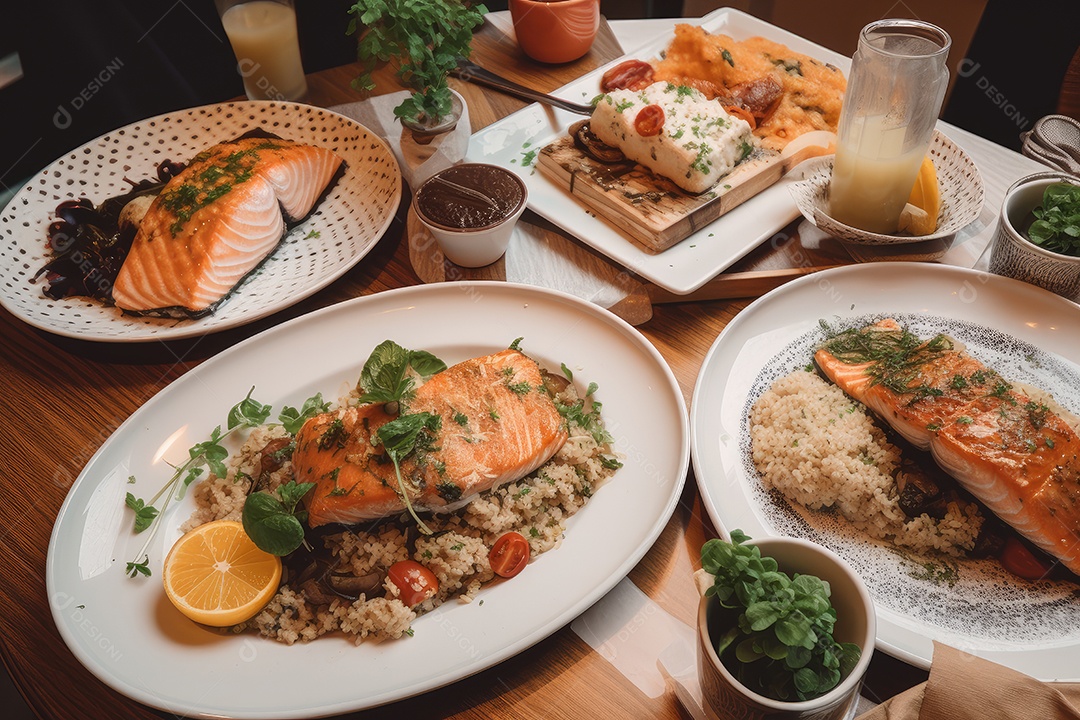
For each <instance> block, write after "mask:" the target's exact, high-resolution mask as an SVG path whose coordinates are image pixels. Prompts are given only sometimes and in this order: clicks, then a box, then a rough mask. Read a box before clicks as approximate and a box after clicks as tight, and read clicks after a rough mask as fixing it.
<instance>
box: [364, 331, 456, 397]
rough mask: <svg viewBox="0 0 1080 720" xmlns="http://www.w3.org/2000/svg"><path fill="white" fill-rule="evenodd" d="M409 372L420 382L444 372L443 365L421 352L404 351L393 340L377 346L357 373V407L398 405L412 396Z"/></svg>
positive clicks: (433, 357)
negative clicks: (419, 379)
mask: <svg viewBox="0 0 1080 720" xmlns="http://www.w3.org/2000/svg"><path fill="white" fill-rule="evenodd" d="M410 367H411V368H412V369H413V371H414V372H416V374H417V375H419V376H420V377H421V378H428V377H431V376H432V375H434V374H436V373H440V372H442V371H443V370H445V369H446V363H444V362H443V361H442V360H440V359H439V358H437V357H435V356H434V355H432V354H431V353H429V352H426V351H424V350H406V349H405V348H403V347H401V346H400V345H398V344H397V343H396V342H394V341H393V340H384V341H383V342H381V343H379V344H378V345H377V346H376V347H375V349H374V350H372V351H371V355H370V356H369V357H368V359H367V362H365V363H364V368H363V370H361V371H360V389H361V390H362V394H361V395H360V402H361V403H374V402H382V403H388V402H401V401H403V400H407V399H408V398H409V396H410V395H411V393H412V389H413V384H414V383H413V379H412V377H410V376H409V374H408V371H409V368H410Z"/></svg>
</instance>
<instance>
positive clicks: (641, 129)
mask: <svg viewBox="0 0 1080 720" xmlns="http://www.w3.org/2000/svg"><path fill="white" fill-rule="evenodd" d="M664 120H665V118H664V108H662V107H660V106H659V105H646V106H645V107H643V108H641V112H639V113H638V114H637V117H636V118H634V129H635V130H637V132H638V135H641V136H642V137H649V136H650V135H659V134H660V132H661V131H662V130H663V129H664Z"/></svg>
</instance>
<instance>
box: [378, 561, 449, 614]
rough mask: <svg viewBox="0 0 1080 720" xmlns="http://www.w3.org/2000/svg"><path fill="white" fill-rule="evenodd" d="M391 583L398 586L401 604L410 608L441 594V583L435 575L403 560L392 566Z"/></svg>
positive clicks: (422, 567)
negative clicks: (436, 594)
mask: <svg viewBox="0 0 1080 720" xmlns="http://www.w3.org/2000/svg"><path fill="white" fill-rule="evenodd" d="M387 575H389V577H390V582H392V583H394V584H395V585H397V588H398V590H400V591H401V595H399V596H398V597H399V598H400V599H401V602H403V603H405V604H406V605H408V606H409V607H413V606H415V605H419V604H420V603H422V602H424V601H425V600H427V599H428V598H429V597H432V596H433V595H435V593H437V592H439V581H438V580H437V579H436V578H435V573H433V572H431V571H430V570H428V569H427V568H426V567H424V566H423V565H421V564H420V563H418V562H414V561H412V560H402V561H401V562H396V563H394V564H393V565H391V566H390V569H389V570H388V571H387Z"/></svg>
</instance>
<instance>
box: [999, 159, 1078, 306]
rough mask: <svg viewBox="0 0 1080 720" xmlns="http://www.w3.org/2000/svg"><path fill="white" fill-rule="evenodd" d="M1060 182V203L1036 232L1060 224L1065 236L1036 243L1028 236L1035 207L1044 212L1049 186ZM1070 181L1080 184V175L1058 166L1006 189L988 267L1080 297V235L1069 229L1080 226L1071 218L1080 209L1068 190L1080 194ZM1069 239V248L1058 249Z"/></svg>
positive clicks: (1046, 231)
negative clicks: (1066, 251)
mask: <svg viewBox="0 0 1080 720" xmlns="http://www.w3.org/2000/svg"><path fill="white" fill-rule="evenodd" d="M1057 186H1064V187H1061V188H1058V190H1059V192H1058V193H1056V197H1057V198H1058V199H1060V200H1061V202H1060V205H1061V207H1060V208H1058V209H1055V210H1054V211H1053V213H1052V215H1053V217H1048V218H1046V220H1048V221H1049V222H1048V224H1047V225H1046V226H1044V228H1043V230H1042V232H1039V233H1038V235H1037V237H1042V238H1045V236H1047V235H1048V234H1049V233H1051V232H1053V230H1054V229H1055V227H1057V226H1060V227H1061V230H1062V232H1061V233H1060V234H1061V236H1062V237H1063V239H1064V240H1063V241H1058V242H1053V241H1049V242H1048V241H1046V240H1043V241H1042V244H1036V243H1035V242H1032V241H1031V239H1030V232H1031V226H1032V224H1033V222H1034V221H1035V220H1037V219H1039V218H1036V216H1035V212H1036V209H1037V208H1039V211H1038V214H1041V215H1046V213H1045V208H1044V207H1043V206H1044V205H1045V204H1046V200H1045V198H1046V191H1047V188H1048V187H1057ZM1069 186H1073V187H1077V186H1080V177H1077V176H1075V175H1070V174H1068V173H1063V172H1056V171H1055V172H1039V173H1035V174H1034V175H1028V176H1026V177H1022V178H1020V179H1019V180H1017V181H1016V182H1015V183H1013V185H1012V187H1010V188H1009V190H1008V191H1007V192H1006V193H1005V199H1004V200H1003V201H1002V204H1001V217H999V218H998V224H997V228H996V229H995V231H994V239H993V249H992V250H991V253H990V272H992V273H994V274H996V275H1004V276H1006V277H1011V278H1015V279H1017V280H1023V281H1024V282H1027V283H1031V284H1032V285H1038V286H1039V287H1042V288H1046V289H1047V290H1049V291H1050V292H1053V293H1057V294H1058V295H1061V296H1063V297H1066V298H1069V299H1070V300H1076V299H1078V298H1080V238H1078V237H1076V236H1071V235H1069V232H1071V231H1070V230H1069V227H1072V230H1073V231H1075V230H1076V229H1077V228H1076V225H1075V222H1076V221H1072V222H1071V221H1070V220H1069V218H1070V217H1075V215H1076V214H1080V202H1078V203H1076V204H1075V205H1074V204H1073V203H1072V202H1070V201H1069V200H1070V197H1069V196H1072V197H1077V198H1080V190H1071V189H1070V187H1069ZM1053 194H1055V193H1053V192H1052V195H1053ZM1051 200H1052V201H1053V200H1054V198H1051ZM1070 208H1071V209H1070ZM1070 245H1071V248H1072V251H1071V253H1070V254H1066V253H1064V252H1061V251H1060V250H1063V249H1066V248H1068V247H1069V246H1070ZM1072 253H1075V254H1072Z"/></svg>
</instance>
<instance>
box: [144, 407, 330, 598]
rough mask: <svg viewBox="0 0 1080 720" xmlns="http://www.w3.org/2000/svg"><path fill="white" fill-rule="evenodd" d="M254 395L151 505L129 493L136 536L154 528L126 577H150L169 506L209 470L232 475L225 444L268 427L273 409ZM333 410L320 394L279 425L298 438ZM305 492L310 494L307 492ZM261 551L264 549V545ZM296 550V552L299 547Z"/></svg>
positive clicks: (289, 411) (198, 447)
mask: <svg viewBox="0 0 1080 720" xmlns="http://www.w3.org/2000/svg"><path fill="white" fill-rule="evenodd" d="M254 391H255V388H254V387H253V388H251V390H249V391H248V394H247V396H246V397H245V398H244V399H243V400H241V401H240V402H238V403H237V404H236V405H234V406H233V407H232V409H231V410H229V415H228V417H227V419H226V423H225V431H224V432H222V430H221V426H220V425H218V426H217V427H215V428H214V430H213V431H212V432H211V433H210V439H209V440H205V441H203V442H201V443H196V444H195V445H193V446H192V447H191V448H189V449H188V460H187V462H185V463H184V464H183V465H181V466H179V467H177V468H176V472H174V473H173V475H172V477H171V478H169V481H168V482H166V483H165V485H164V486H163V487H162V488H161V489H160V490H158V492H157V493H156V494H155V495H154V496H153V497H152V498H150V501H149V502H147V501H145V500H143V499H142V498H137V497H135V496H134V495H133V494H132V493H127V496H126V498H125V499H124V504H125V505H127V506H128V507H129V508H131V509H132V511H133V512H134V513H135V522H134V530H135V532H136V533H141V532H143V531H144V530H146V529H147V528H151V527H152V528H153V529H152V530H151V532H150V535H148V536H147V538H146V542H145V543H144V544H143V546H142V549H141V550H140V551H139V553H138V555H136V556H135V559H134V560H132V561H131V562H129V563H128V564H127V569H126V573H127V575H128V576H129V577H137V576H139V575H143V576H146V577H149V576H150V574H151V573H150V565H149V556H148V555H147V553H146V549H147V548H148V547H150V543H151V542H152V541H153V539H154V535H155V534H156V532H157V525H158V523H157V522H156V521H157V520H158V519H159V518H160V517H161V516H162V515H164V513H165V510H166V509H167V508H168V506H169V504H170V503H171V502H172V501H173V500H180V499H181V498H183V497H184V491H185V490H186V489H187V487H188V486H189V485H191V483H192V482H194V481H195V480H196V479H197V478H198V477H199V476H200V475H202V473H203V470H204V469H205V468H207V467H209V468H210V472H212V473H213V474H214V475H216V476H218V477H225V476H226V475H227V474H228V468H227V467H226V466H225V459H226V458H228V457H229V451H228V450H226V449H225V446H224V445H222V441H224V440H225V439H226V438H227V437H229V436H230V435H232V434H234V433H236V432H239V431H241V430H245V429H247V428H253V427H257V426H259V425H263V424H265V423H266V421H267V419H268V418H269V417H270V413H271V410H272V408H271V406H270V405H263V404H262V403H260V402H258V401H257V400H254V399H252V397H251V393H253V392H254ZM329 407H330V404H329V403H328V402H325V401H324V400H323V398H322V393H317V394H316V395H314V396H312V397H310V398H308V399H307V400H305V401H304V403H303V405H301V406H300V408H299V409H297V408H294V407H290V406H288V405H286V406H285V407H283V408H282V410H281V412H280V413H279V414H278V421H279V422H280V423H281V424H282V427H284V428H285V430H286V431H287V432H288V433H289V434H291V435H296V433H297V432H299V430H300V428H301V427H302V426H303V424H304V422H306V421H307V420H308V418H310V417H313V416H314V415H317V414H319V413H321V412H325V411H326V410H327V409H329ZM294 484H295V483H294ZM309 489H310V488H309ZM305 492H307V491H306V490H305ZM259 494H266V493H254V495H259ZM301 497H303V494H302V493H301V495H300V496H298V497H297V498H296V502H293V503H292V504H291V509H290V512H291V513H292V514H293V515H298V514H297V513H296V512H295V509H296V503H297V502H299V500H300V498H301ZM162 498H164V499H165V501H164V504H163V505H162V507H161V509H160V510H158V508H157V507H155V504H156V503H157V502H158V500H160V499H162ZM249 499H250V496H249ZM283 499H284V500H285V501H286V502H287V501H288V500H287V498H283ZM259 502H264V501H262V500H257V501H256V503H259ZM246 509H247V503H246V501H245V511H246ZM245 530H246V528H245ZM301 538H302V535H301ZM256 544H258V543H256ZM298 544H299V543H298ZM260 547H262V546H261V545H260ZM293 549H295V547H294V548H293Z"/></svg>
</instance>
